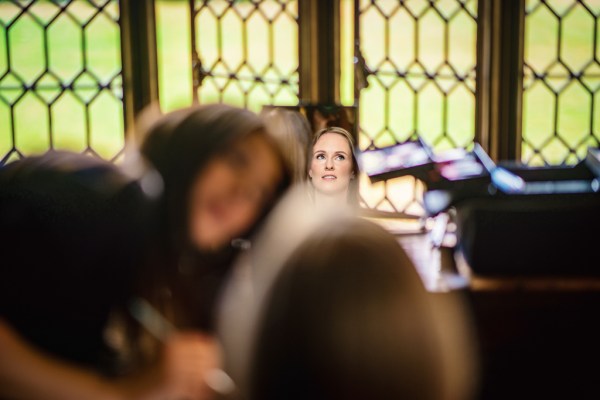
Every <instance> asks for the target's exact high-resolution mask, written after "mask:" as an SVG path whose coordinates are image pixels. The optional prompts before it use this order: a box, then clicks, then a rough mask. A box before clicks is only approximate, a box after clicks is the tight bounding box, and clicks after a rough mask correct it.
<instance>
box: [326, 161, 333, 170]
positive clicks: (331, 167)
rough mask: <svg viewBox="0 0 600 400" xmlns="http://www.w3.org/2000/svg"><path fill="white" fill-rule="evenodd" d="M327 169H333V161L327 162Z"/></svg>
mask: <svg viewBox="0 0 600 400" xmlns="http://www.w3.org/2000/svg"><path fill="white" fill-rule="evenodd" d="M325 169H333V160H332V159H330V158H328V159H327V160H326V161H325Z"/></svg>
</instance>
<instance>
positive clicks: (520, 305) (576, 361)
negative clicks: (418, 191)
mask: <svg viewBox="0 0 600 400" xmlns="http://www.w3.org/2000/svg"><path fill="white" fill-rule="evenodd" d="M397 238H398V241H399V243H400V244H401V245H402V247H403V248H404V249H405V250H406V251H407V253H408V255H409V256H410V257H411V259H412V260H413V262H414V264H415V266H416V268H417V271H418V272H419V274H420V276H421V277H422V279H423V282H424V284H425V287H426V288H427V289H428V290H429V291H431V292H445V291H461V292H463V293H464V294H465V297H466V298H467V300H468V301H467V304H468V306H469V307H470V308H471V311H472V315H473V320H474V322H475V325H476V330H477V336H478V340H479V343H474V345H476V346H479V348H480V350H481V358H482V382H481V393H480V397H479V398H480V399H588V398H600V393H599V390H598V388H597V385H596V382H597V381H598V379H599V375H598V372H599V371H600V324H598V323H597V321H596V320H597V319H598V315H599V313H600V277H598V276H578V277H576V276H542V275H540V276H529V277H516V276H495V277H491V276H478V275H477V274H475V273H473V271H471V269H470V268H469V266H468V265H467V264H466V262H465V260H464V258H463V257H461V255H460V253H457V254H455V252H454V251H453V247H452V246H442V247H440V248H435V246H433V245H432V239H431V232H430V231H426V232H420V233H409V234H400V235H397ZM598 268H600V263H599V265H598Z"/></svg>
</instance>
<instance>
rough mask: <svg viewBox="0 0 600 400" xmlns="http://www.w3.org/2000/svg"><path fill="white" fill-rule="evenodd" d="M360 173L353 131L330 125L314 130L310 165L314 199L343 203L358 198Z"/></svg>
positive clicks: (309, 174)
mask: <svg viewBox="0 0 600 400" xmlns="http://www.w3.org/2000/svg"><path fill="white" fill-rule="evenodd" d="M358 173H359V169H358V163H357V161H356V157H355V155H354V139H353V138H352V135H351V134H350V132H348V131H347V130H345V129H343V128H340V127H328V128H324V129H321V130H319V131H318V132H316V133H315V135H314V137H313V142H312V149H311V153H310V163H309V165H308V177H309V180H310V182H311V184H312V188H313V189H314V190H313V194H314V197H315V201H318V199H319V198H324V199H331V200H333V201H338V202H340V203H344V202H353V201H355V200H356V199H354V197H355V196H356V191H357V186H358V184H357V182H358Z"/></svg>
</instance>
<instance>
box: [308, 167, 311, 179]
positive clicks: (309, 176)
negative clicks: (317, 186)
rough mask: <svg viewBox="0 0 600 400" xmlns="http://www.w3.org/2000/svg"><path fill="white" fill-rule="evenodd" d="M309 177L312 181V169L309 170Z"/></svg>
mask: <svg viewBox="0 0 600 400" xmlns="http://www.w3.org/2000/svg"><path fill="white" fill-rule="evenodd" d="M308 177H309V178H310V179H312V169H309V170H308Z"/></svg>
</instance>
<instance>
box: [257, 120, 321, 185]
mask: <svg viewBox="0 0 600 400" xmlns="http://www.w3.org/2000/svg"><path fill="white" fill-rule="evenodd" d="M261 116H262V117H263V119H264V121H265V124H266V126H267V131H268V132H269V134H270V135H271V136H273V138H274V139H275V141H276V142H277V144H278V145H279V147H280V149H281V151H282V153H283V156H284V162H285V163H286V164H287V168H288V170H289V171H290V172H291V175H292V182H293V183H299V182H304V181H305V180H306V160H307V153H308V145H309V141H310V137H311V136H312V130H311V128H310V124H309V122H308V120H307V119H306V117H305V116H304V115H303V114H301V113H300V112H298V111H293V110H288V109H285V108H265V109H263V111H262V112H261Z"/></svg>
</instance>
